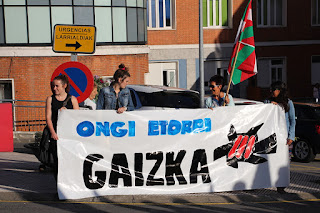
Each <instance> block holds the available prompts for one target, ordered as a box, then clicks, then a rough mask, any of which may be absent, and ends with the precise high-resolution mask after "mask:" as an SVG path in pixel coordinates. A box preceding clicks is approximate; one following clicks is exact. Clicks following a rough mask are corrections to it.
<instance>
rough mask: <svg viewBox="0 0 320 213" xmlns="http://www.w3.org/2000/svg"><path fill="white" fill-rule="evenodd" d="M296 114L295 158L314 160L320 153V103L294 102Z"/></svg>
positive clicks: (304, 160) (306, 160)
mask: <svg viewBox="0 0 320 213" xmlns="http://www.w3.org/2000/svg"><path fill="white" fill-rule="evenodd" d="M294 108H295V114H296V140H295V141H294V142H293V150H292V154H293V157H294V158H293V159H294V160H297V161H300V162H306V163H307V162H310V161H313V160H314V158H315V155H316V154H318V153H320V104H312V103H301V102H294Z"/></svg>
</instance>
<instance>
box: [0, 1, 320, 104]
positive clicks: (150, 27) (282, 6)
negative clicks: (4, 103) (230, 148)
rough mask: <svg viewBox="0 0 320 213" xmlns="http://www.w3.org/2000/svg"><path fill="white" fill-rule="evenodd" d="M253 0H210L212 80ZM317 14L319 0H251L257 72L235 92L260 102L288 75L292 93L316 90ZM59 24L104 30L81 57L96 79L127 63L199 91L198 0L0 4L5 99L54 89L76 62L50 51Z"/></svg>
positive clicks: (207, 71)
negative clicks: (55, 79) (63, 67)
mask: <svg viewBox="0 0 320 213" xmlns="http://www.w3.org/2000/svg"><path fill="white" fill-rule="evenodd" d="M247 3H248V0H202V4H203V14H201V16H202V18H203V38H204V79H205V86H206V85H208V80H209V79H210V77H211V76H213V75H215V74H220V75H223V76H226V79H227V78H228V77H227V76H228V75H227V72H226V70H227V67H228V64H229V59H230V56H231V52H232V49H233V43H234V39H235V36H236V33H237V29H238V26H239V22H240V19H241V17H242V15H243V13H244V10H245V8H246V5H247ZM302 4H303V5H302ZM319 11H320V0H305V1H303V3H302V1H289V0H253V11H252V12H253V23H254V34H255V35H254V36H255V43H256V55H257V62H258V63H257V65H258V74H257V75H256V76H255V77H252V78H250V79H249V80H246V81H244V82H242V83H240V84H239V85H236V86H233V87H232V91H231V93H232V94H233V95H234V96H236V97H243V98H251V99H256V100H262V99H263V98H265V97H266V95H267V93H268V92H269V89H268V88H269V85H270V84H271V83H272V82H273V81H276V80H282V81H284V82H286V83H287V84H288V88H289V92H290V96H291V97H305V96H312V85H313V84H315V83H317V82H320V74H319V72H320V70H319V69H320V48H319V47H320V14H319ZM55 24H75V25H94V26H96V28H97V33H96V42H97V43H96V44H97V47H96V52H95V53H94V54H90V55H84V54H79V56H78V61H79V62H81V63H83V64H85V65H86V66H87V67H88V68H89V69H90V70H91V71H92V73H93V75H99V76H111V75H112V74H113V72H114V71H115V70H116V69H117V66H118V65H119V64H120V63H124V64H125V65H126V66H127V67H129V68H130V72H131V74H132V79H131V83H132V84H160V85H168V86H173V87H181V88H187V89H195V90H197V89H199V0H15V1H12V0H0V99H3V98H12V99H23V100H44V99H45V97H46V96H48V95H49V94H50V93H51V91H50V87H49V82H50V78H51V75H52V73H53V71H54V70H55V69H56V68H57V67H58V66H59V65H60V64H62V63H64V62H67V61H70V54H62V53H54V52H53V51H52V35H53V29H54V25H55ZM297 86H299V89H296V87H297ZM205 89H206V92H209V88H208V87H205Z"/></svg>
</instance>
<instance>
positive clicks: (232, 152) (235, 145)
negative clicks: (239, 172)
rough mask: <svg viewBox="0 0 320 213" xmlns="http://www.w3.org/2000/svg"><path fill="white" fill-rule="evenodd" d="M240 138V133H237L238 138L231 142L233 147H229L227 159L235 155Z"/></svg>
mask: <svg viewBox="0 0 320 213" xmlns="http://www.w3.org/2000/svg"><path fill="white" fill-rule="evenodd" d="M241 140H242V135H239V136H238V138H237V139H236V141H235V142H234V144H233V147H232V148H231V149H230V151H229V153H228V159H231V158H233V157H234V156H235V153H236V150H237V148H238V146H239V144H240V142H241Z"/></svg>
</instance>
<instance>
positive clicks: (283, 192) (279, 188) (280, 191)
mask: <svg viewBox="0 0 320 213" xmlns="http://www.w3.org/2000/svg"><path fill="white" fill-rule="evenodd" d="M277 192H278V193H279V194H286V193H287V192H286V191H285V190H284V187H277Z"/></svg>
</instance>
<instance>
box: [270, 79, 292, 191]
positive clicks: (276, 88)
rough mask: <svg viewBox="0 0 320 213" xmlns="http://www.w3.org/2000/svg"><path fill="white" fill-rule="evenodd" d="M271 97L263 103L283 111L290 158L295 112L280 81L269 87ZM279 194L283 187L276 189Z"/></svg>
mask: <svg viewBox="0 0 320 213" xmlns="http://www.w3.org/2000/svg"><path fill="white" fill-rule="evenodd" d="M270 92H271V97H270V98H269V99H267V100H265V101H264V103H273V104H276V105H279V106H280V107H281V108H282V109H284V111H285V117H286V124H287V130H288V138H287V145H288V146H289V157H290V158H291V153H292V143H293V141H294V139H295V128H296V119H295V110H294V105H293V102H292V101H291V100H290V99H289V98H288V93H287V86H286V84H285V83H283V82H281V81H276V82H274V83H272V84H271V87H270ZM277 191H278V192H279V193H285V191H284V187H278V188H277Z"/></svg>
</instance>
